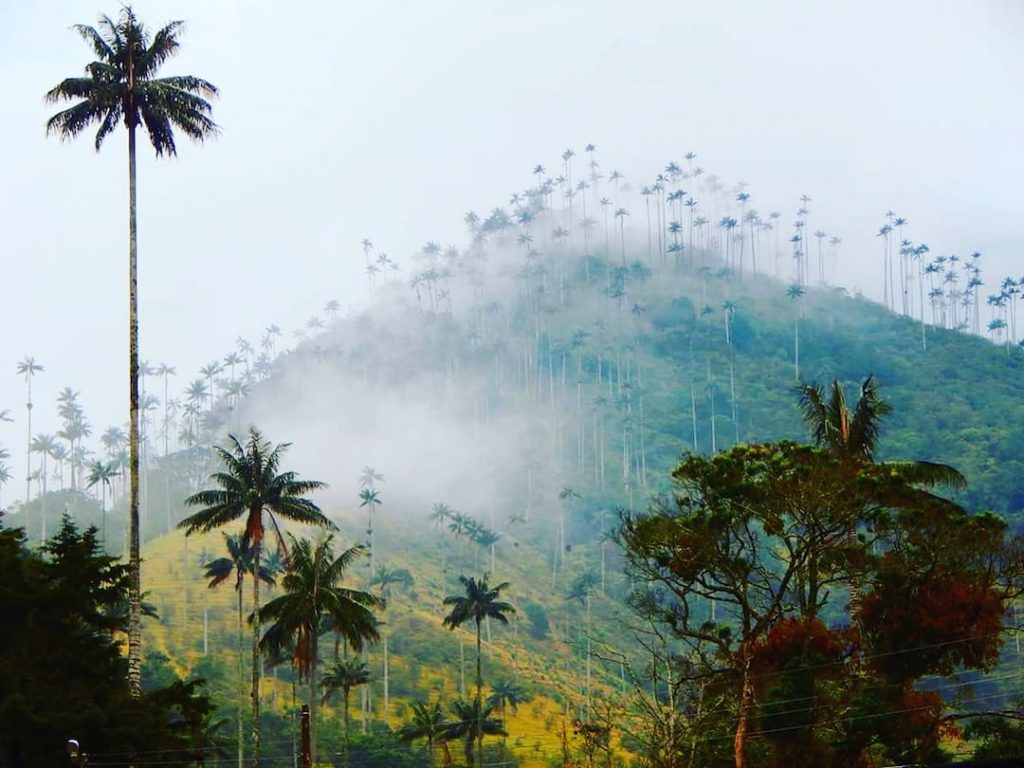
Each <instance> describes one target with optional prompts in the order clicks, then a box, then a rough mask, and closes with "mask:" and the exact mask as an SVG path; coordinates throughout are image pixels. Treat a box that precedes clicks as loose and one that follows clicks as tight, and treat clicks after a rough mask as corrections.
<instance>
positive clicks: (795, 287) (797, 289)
mask: <svg viewBox="0 0 1024 768" xmlns="http://www.w3.org/2000/svg"><path fill="white" fill-rule="evenodd" d="M786 295H787V296H789V298H790V299H791V300H792V301H794V302H796V319H795V320H793V371H794V376H795V377H796V380H797V381H800V316H801V315H802V314H803V298H804V288H803V286H802V285H800V283H793V284H792V285H791V286H789V288H787V289H786Z"/></svg>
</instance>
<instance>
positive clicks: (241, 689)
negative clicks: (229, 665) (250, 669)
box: [237, 581, 245, 768]
mask: <svg viewBox="0 0 1024 768" xmlns="http://www.w3.org/2000/svg"><path fill="white" fill-rule="evenodd" d="M237 592H238V691H237V694H238V768H243V766H244V765H245V726H244V725H243V723H242V720H243V713H244V712H245V657H244V656H243V655H242V643H243V641H244V639H245V631H244V629H243V622H242V616H243V611H242V583H241V581H239V583H238V589H237Z"/></svg>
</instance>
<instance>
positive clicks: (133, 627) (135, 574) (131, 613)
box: [128, 71, 142, 699]
mask: <svg viewBox="0 0 1024 768" xmlns="http://www.w3.org/2000/svg"><path fill="white" fill-rule="evenodd" d="M129 79H130V80H132V81H134V75H133V73H132V72H131V71H129ZM129 87H134V82H131V83H129ZM137 265H138V246H137V232H136V219H135V125H133V124H130V125H129V126H128V392H129V395H128V400H129V405H128V477H129V500H128V528H129V542H128V606H129V607H128V691H129V693H130V694H131V696H132V698H135V699H137V698H139V697H140V696H142V558H141V555H140V552H139V546H140V542H139V315H138V303H139V302H138V271H137V270H138V266H137Z"/></svg>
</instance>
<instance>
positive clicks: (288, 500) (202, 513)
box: [178, 427, 335, 768]
mask: <svg viewBox="0 0 1024 768" xmlns="http://www.w3.org/2000/svg"><path fill="white" fill-rule="evenodd" d="M228 437H229V439H230V441H231V446H230V450H229V449H225V448H222V447H220V446H216V447H215V448H214V451H215V453H216V454H217V456H218V458H220V460H221V462H222V463H223V464H224V468H223V470H221V471H220V472H215V473H214V474H212V475H210V480H211V481H212V482H213V483H214V484H215V485H217V486H219V487H217V488H209V489H206V490H203V491H199V492H198V493H194V494H192V495H191V496H189V497H188V498H187V499H185V504H187V505H188V506H198V507H202V509H200V510H199V511H198V512H196V513H194V514H192V515H189V516H188V517H186V518H185V519H184V520H182V521H181V522H180V523H179V524H178V527H179V528H184V529H185V533H186V535H190V534H193V533H196V532H199V533H207V532H209V531H212V530H213V529H214V528H220V527H221V526H223V525H226V524H228V523H230V522H232V521H234V520H238V519H239V518H244V519H245V531H244V533H243V534H242V544H243V546H246V547H248V546H252V548H253V550H254V554H253V557H254V560H255V562H259V561H260V551H261V547H262V544H263V534H264V525H263V518H264V513H266V514H267V517H268V518H269V520H270V524H271V526H272V529H273V530H274V531H278V530H279V528H278V523H277V518H276V517H275V515H278V516H280V517H283V518H286V519H288V520H294V521H295V522H298V523H303V524H306V525H319V526H321V527H323V528H334V527H335V526H334V523H332V522H331V521H330V520H328V519H327V518H326V517H324V514H323V513H322V512H321V511H320V508H319V507H318V506H317V505H316V504H314V503H313V502H312V501H310V500H309V499H307V498H305V497H304V495H303V494H306V493H309V492H311V491H315V490H318V489H320V488H324V487H325V484H324V483H322V482H320V481H318V480H300V479H299V478H298V476H297V475H296V474H295V473H294V472H281V473H280V474H279V473H278V467H279V465H280V463H281V454H282V453H283V452H284V451H285V450H286V449H287V448H288V446H289V445H290V444H289V443H281V444H279V445H277V446H276V447H275V446H274V445H273V444H272V443H270V442H269V441H268V440H266V438H264V437H263V435H262V434H260V432H259V430H257V429H256V428H255V427H250V428H249V434H248V436H247V439H246V441H245V442H244V443H243V442H241V441H240V440H239V439H238V438H237V437H235V436H234V435H229V436H228ZM252 605H253V622H252V692H251V696H252V745H253V763H252V764H253V766H254V768H258V766H259V760H260V698H259V693H260V664H259V641H260V619H259V617H260V580H259V579H253V580H252Z"/></svg>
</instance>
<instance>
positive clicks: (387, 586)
mask: <svg viewBox="0 0 1024 768" xmlns="http://www.w3.org/2000/svg"><path fill="white" fill-rule="evenodd" d="M413 582H414V579H413V577H412V574H411V573H409V571H408V570H407V569H405V568H388V567H387V566H384V565H380V566H377V571H376V573H374V575H373V579H371V581H370V584H371V585H372V586H375V587H377V589H378V590H379V591H380V597H381V600H383V601H384V603H385V604H387V603H388V602H389V601H390V600H391V590H392V588H393V587H405V588H408V587H411V586H412V585H413ZM382 626H383V625H382ZM381 645H382V646H383V651H384V717H387V715H388V704H389V701H390V688H389V682H390V678H389V676H388V671H389V670H388V632H387V627H386V626H385V627H383V631H382V632H381Z"/></svg>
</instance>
